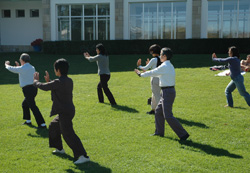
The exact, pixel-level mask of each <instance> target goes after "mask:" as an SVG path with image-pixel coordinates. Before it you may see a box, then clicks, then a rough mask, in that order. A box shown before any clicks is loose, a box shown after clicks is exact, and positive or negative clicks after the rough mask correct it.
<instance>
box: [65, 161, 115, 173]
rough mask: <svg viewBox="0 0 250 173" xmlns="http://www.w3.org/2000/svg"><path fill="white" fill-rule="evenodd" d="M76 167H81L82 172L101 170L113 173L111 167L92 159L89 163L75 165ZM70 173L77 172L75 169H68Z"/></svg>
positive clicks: (102, 172)
mask: <svg viewBox="0 0 250 173" xmlns="http://www.w3.org/2000/svg"><path fill="white" fill-rule="evenodd" d="M75 166H76V167H75V169H79V170H80V171H81V172H89V173H91V172H101V173H111V172H112V170H111V169H110V168H106V167H104V166H101V165H99V164H98V163H96V162H93V161H90V162H87V163H83V164H79V165H75ZM65 171H66V172H68V173H73V172H75V171H74V170H73V169H66V170H65Z"/></svg>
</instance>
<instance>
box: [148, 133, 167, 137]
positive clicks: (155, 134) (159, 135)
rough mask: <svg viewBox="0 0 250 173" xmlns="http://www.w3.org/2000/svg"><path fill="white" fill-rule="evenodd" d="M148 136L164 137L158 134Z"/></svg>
mask: <svg viewBox="0 0 250 173" xmlns="http://www.w3.org/2000/svg"><path fill="white" fill-rule="evenodd" d="M150 136H160V137H164V135H160V134H158V133H154V134H152V135H150Z"/></svg>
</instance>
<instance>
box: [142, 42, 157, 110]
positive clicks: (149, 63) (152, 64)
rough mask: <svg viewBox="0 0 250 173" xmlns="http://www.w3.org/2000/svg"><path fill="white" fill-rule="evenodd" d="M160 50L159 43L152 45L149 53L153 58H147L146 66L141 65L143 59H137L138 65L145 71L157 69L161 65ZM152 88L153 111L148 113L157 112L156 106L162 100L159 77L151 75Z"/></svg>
mask: <svg viewBox="0 0 250 173" xmlns="http://www.w3.org/2000/svg"><path fill="white" fill-rule="evenodd" d="M160 52H161V47H160V46H159V45H157V44H154V45H152V46H150V48H149V53H150V54H151V55H152V56H153V58H152V59H151V60H150V61H149V59H147V61H146V66H141V59H139V60H138V61H137V67H138V68H139V69H141V70H143V71H146V70H149V69H151V70H152V69H155V68H156V67H158V66H159V65H161V60H160ZM151 90H152V99H151V111H149V112H147V114H155V108H156V106H157V104H158V103H159V101H160V98H161V88H160V86H159V78H158V77H151Z"/></svg>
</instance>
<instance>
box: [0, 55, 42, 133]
mask: <svg viewBox="0 0 250 173" xmlns="http://www.w3.org/2000/svg"><path fill="white" fill-rule="evenodd" d="M19 61H20V63H21V66H20V64H19V63H18V62H17V61H16V62H15V63H16V66H11V65H10V62H9V61H5V68H6V69H7V70H9V71H10V72H13V73H17V74H18V75H19V83H20V87H21V88H22V91H23V95H24V100H23V103H22V108H23V119H24V120H26V121H25V122H24V123H23V125H32V124H31V117H30V109H31V111H32V112H33V115H34V117H35V119H36V122H37V125H38V127H37V128H38V129H43V128H46V124H45V121H44V119H43V116H42V114H41V112H40V110H39V108H38V107H37V105H36V102H35V97H36V95H37V88H36V87H34V86H33V75H34V73H35V68H34V67H33V66H32V65H31V64H30V56H29V55H28V54H27V53H23V54H22V55H21V56H20V59H19Z"/></svg>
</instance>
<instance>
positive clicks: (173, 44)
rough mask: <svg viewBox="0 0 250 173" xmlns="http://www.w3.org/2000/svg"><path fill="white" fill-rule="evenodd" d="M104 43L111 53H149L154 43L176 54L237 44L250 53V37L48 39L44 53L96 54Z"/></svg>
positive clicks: (223, 49)
mask: <svg viewBox="0 0 250 173" xmlns="http://www.w3.org/2000/svg"><path fill="white" fill-rule="evenodd" d="M98 43H103V45H104V46H105V47H106V49H107V50H108V53H109V54H111V55H117V54H147V53H148V48H149V47H150V46H151V45H152V44H159V45H160V46H162V47H170V48H171V49H172V50H173V51H174V53H175V54H211V53H213V52H216V53H227V51H228V47H230V46H236V47H238V48H239V50H240V53H250V39H249V38H244V39H176V40H171V39H164V40H105V41H96V40H95V41H46V42H44V43H43V51H44V53H51V54H82V53H83V52H85V51H88V52H89V53H90V54H95V45H96V44H98Z"/></svg>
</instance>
